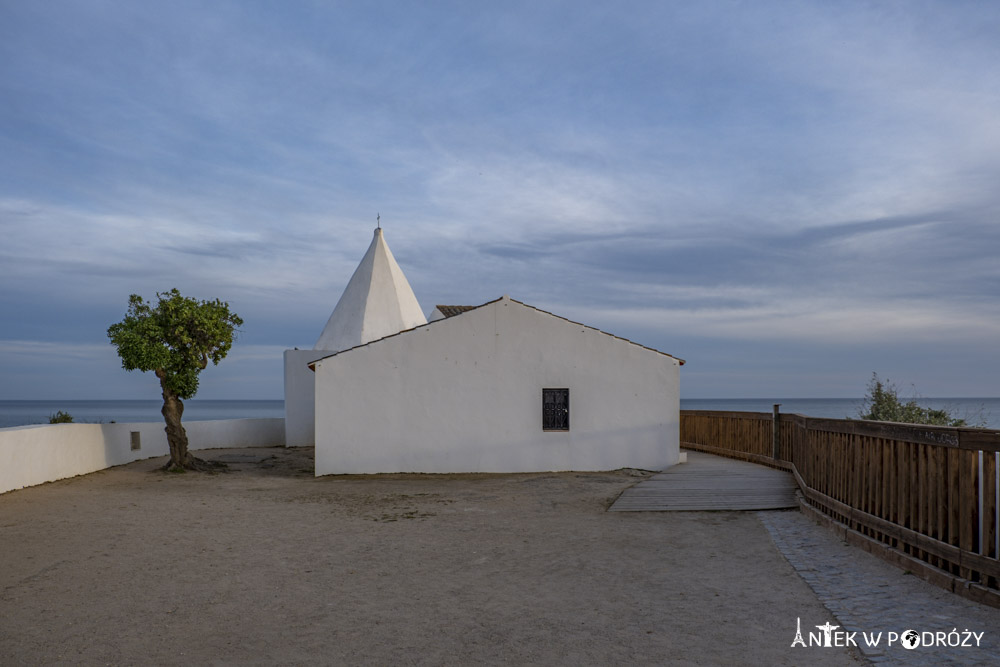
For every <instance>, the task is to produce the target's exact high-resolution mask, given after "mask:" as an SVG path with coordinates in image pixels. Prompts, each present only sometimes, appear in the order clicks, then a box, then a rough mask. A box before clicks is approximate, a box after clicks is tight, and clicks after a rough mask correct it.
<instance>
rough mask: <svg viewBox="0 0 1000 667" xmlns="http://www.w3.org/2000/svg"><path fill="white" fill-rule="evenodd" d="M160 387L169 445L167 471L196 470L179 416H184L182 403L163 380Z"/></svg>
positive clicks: (161, 411) (195, 461)
mask: <svg viewBox="0 0 1000 667" xmlns="http://www.w3.org/2000/svg"><path fill="white" fill-rule="evenodd" d="M160 387H161V388H162V389H163V408H162V409H161V410H160V413H161V414H163V420H164V421H165V422H166V423H167V427H166V428H165V429H164V430H165V431H166V432H167V444H168V445H170V461H168V462H167V466H166V467H167V470H171V471H175V472H176V471H180V470H196V469H197V467H198V466H197V465H196V463H197V460H196V459H195V458H194V457H193V456H191V455H190V454H189V453H188V438H187V432H186V431H185V430H184V426H183V425H182V424H181V415H183V414H184V403H183V402H182V401H181V399H180V398H178V396H177V394H175V393H174V392H172V391H171V390H170V389H168V388H167V387H166V384H165V383H164V382H163V380H162V379H161V380H160Z"/></svg>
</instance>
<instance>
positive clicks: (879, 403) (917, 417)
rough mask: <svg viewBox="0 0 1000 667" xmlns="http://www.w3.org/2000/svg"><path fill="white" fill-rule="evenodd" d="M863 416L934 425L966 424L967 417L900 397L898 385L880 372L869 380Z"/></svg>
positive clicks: (860, 416) (881, 420)
mask: <svg viewBox="0 0 1000 667" xmlns="http://www.w3.org/2000/svg"><path fill="white" fill-rule="evenodd" d="M858 417H859V418H860V419H870V420H872V421H880V422H903V423H906V424H929V425H931V426H966V425H967V424H966V421H965V420H964V419H959V418H957V417H952V416H951V413H950V412H948V411H947V410H933V409H931V408H924V407H921V406H920V405H918V404H917V401H916V399H915V398H911V399H910V400H909V401H907V402H905V403H904V402H903V401H902V400H901V399H900V398H899V391H898V390H897V389H896V385H895V384H894V383H892V382H890V381H889V380H885V381H883V380H882V379H881V378H879V376H878V373H872V379H871V381H869V382H868V393H867V394H865V398H864V400H863V401H862V403H861V408H860V409H859V410H858Z"/></svg>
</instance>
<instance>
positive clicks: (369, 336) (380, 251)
mask: <svg viewBox="0 0 1000 667" xmlns="http://www.w3.org/2000/svg"><path fill="white" fill-rule="evenodd" d="M426 323H427V320H426V318H425V317H424V313H423V311H422V310H421V309H420V304H419V303H418V302H417V298H416V296H414V294H413V289H412V288H411V287H410V283H409V282H408V281H407V280H406V276H405V275H403V271H402V269H400V268H399V264H397V263H396V259H395V257H393V255H392V251H391V250H389V246H388V244H386V242H385V238H384V236H383V235H382V230H381V229H376V230H375V234H374V237H373V238H372V242H371V244H370V245H369V246H368V250H367V251H366V252H365V255H364V257H363V258H362V259H361V262H360V263H359V264H358V267H357V268H356V269H355V270H354V274H353V275H352V276H351V279H350V281H348V283H347V287H346V288H345V289H344V292H343V294H341V296H340V299H339V300H338V301H337V305H336V307H334V309H333V313H332V314H331V315H330V318H329V320H328V321H327V323H326V326H325V327H324V328H323V332H322V333H321V334H320V336H319V339H318V340H317V341H316V345H315V346H314V348H313V349H312V350H298V349H296V350H285V354H284V363H285V442H286V443H287V446H289V447H306V446H311V445H312V444H313V443H314V442H315V423H314V414H315V409H314V406H315V398H316V393H315V387H314V379H315V376H314V374H313V372H312V371H311V370H310V369H309V363H310V362H312V361H314V360H316V359H319V358H322V357H325V356H327V355H330V354H332V353H334V352H339V351H340V350H346V349H348V348H351V347H355V346H357V345H363V344H365V343H367V342H369V341H373V340H377V339H379V338H383V337H385V336H389V335H391V334H394V333H397V332H399V331H402V330H404V329H409V328H411V327H415V326H419V325H421V324H426Z"/></svg>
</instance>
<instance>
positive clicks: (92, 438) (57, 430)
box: [0, 418, 285, 493]
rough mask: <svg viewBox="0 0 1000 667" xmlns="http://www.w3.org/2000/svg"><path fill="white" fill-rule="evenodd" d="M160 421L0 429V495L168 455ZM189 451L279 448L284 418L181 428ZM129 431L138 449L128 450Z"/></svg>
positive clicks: (198, 423) (193, 424)
mask: <svg viewBox="0 0 1000 667" xmlns="http://www.w3.org/2000/svg"><path fill="white" fill-rule="evenodd" d="M163 429H164V425H163V423H162V422H143V423H133V424H127V423H122V424H51V425H48V424H46V425H41V426H16V427H13V428H3V429H0V493H5V492H7V491H10V490H12V489H20V488H23V487H26V486H34V485H35V484H43V483H45V482H52V481H55V480H57V479H65V478H67V477H75V476H76V475H85V474H87V473H91V472H95V471H97V470H103V469H105V468H110V467H111V466H116V465H122V464H124V463H131V462H132V461H138V460H139V459H147V458H153V457H156V456H165V455H167V454H169V453H170V448H169V447H168V445H167V434H166V433H165V432H164V430H163ZM184 429H185V430H186V431H187V434H188V441H189V445H188V446H189V447H190V448H191V449H215V448H222V447H281V446H282V445H284V444H285V428H284V420H283V419H281V418H277V419H224V420H213V421H192V422H186V423H185V424H184ZM133 431H137V432H138V433H139V434H140V435H139V438H140V449H139V450H132V449H131V436H130V434H131V433H132V432H133Z"/></svg>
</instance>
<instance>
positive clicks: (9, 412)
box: [0, 398, 1000, 429]
mask: <svg viewBox="0 0 1000 667" xmlns="http://www.w3.org/2000/svg"><path fill="white" fill-rule="evenodd" d="M917 402H918V403H919V404H920V405H922V406H923V407H926V408H934V409H942V408H943V409H946V410H948V411H949V412H950V413H951V414H952V415H953V416H955V417H960V418H963V419H965V420H966V421H967V422H968V423H969V425H970V426H982V427H984V428H991V429H1000V398H918V399H917ZM775 403H780V404H781V407H780V408H779V410H780V411H781V412H783V413H798V414H801V415H807V416H809V417H827V418H830V419H844V418H845V417H857V416H858V415H859V410H860V408H861V403H862V399H860V398H682V399H681V410H726V411H733V412H767V413H770V412H771V410H772V408H773V406H774V404H775ZM162 405H163V403H162V402H161V401H159V400H142V401H135V400H133V401H58V400H57V401H0V428H7V427H10V426H24V425H28V424H48V423H49V417H50V416H51V415H54V414H55V413H56V412H58V411H60V410H61V411H62V412H68V413H69V414H70V415H72V416H73V421H74V422H75V423H93V424H102V423H103V424H106V423H110V422H158V421H160V420H162V419H163V416H162V415H161V414H160V407H161V406H162ZM284 416H285V402H284V401H282V400H258V401H224V400H207V399H206V400H202V399H192V400H190V401H186V402H185V403H184V421H205V420H212V419H249V418H262V417H284Z"/></svg>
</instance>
